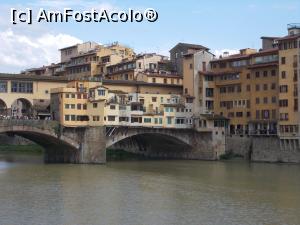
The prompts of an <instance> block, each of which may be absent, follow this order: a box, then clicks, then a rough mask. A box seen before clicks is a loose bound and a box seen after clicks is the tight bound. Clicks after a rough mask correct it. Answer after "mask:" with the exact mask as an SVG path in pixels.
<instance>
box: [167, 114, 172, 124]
mask: <svg viewBox="0 0 300 225" xmlns="http://www.w3.org/2000/svg"><path fill="white" fill-rule="evenodd" d="M167 124H172V117H169V116H168V117H167Z"/></svg>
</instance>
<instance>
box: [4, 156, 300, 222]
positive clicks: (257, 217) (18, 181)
mask: <svg viewBox="0 0 300 225" xmlns="http://www.w3.org/2000/svg"><path fill="white" fill-rule="evenodd" d="M18 157H19V159H17V160H16V158H15V157H14V156H13V155H10V156H9V157H0V224H1V225H27V224H28V225H35V224H36V225H43V224H51V225H53V224H64V225H73V224H84V225H94V224H95V225H96V224H103V225H168V224H170V225H177V224H180V225H181V224H182V225H185V224H195V225H202V224H203V225H210V224H211V225H219V224H220V225H221V224H222V225H224V224H230V225H235V224H236V225H242V224H266V225H267V224H272V225H277V224H278V225H279V224H280V225H282V224H293V225H298V224H300V173H299V172H300V166H299V165H286V164H285V165H283V164H262V163H251V164H250V163H247V162H244V161H230V162H203V161H128V162H109V163H107V164H106V165H45V164H43V163H42V159H41V157H40V156H28V158H27V157H23V158H22V157H21V158H20V156H18Z"/></svg>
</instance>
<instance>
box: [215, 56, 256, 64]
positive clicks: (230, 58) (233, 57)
mask: <svg viewBox="0 0 300 225" xmlns="http://www.w3.org/2000/svg"><path fill="white" fill-rule="evenodd" d="M250 56H251V55H250V54H249V55H242V54H234V55H229V56H227V57H224V58H219V59H213V60H211V62H219V61H230V60H235V59H247V58H250Z"/></svg>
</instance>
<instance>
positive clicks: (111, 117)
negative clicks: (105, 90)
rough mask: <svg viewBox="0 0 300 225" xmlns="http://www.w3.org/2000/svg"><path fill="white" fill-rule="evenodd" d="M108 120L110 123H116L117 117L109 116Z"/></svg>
mask: <svg viewBox="0 0 300 225" xmlns="http://www.w3.org/2000/svg"><path fill="white" fill-rule="evenodd" d="M107 120H108V121H115V116H108V117H107Z"/></svg>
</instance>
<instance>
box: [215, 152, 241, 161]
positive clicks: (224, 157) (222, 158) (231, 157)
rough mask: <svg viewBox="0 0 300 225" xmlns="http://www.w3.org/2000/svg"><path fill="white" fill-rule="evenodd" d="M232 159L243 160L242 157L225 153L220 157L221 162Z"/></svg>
mask: <svg viewBox="0 0 300 225" xmlns="http://www.w3.org/2000/svg"><path fill="white" fill-rule="evenodd" d="M234 158H243V156H242V155H239V154H235V153H233V152H227V153H225V154H223V155H220V159H221V160H229V159H234Z"/></svg>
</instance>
